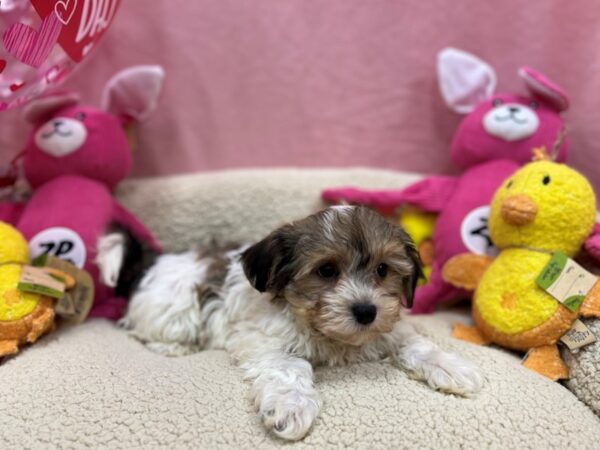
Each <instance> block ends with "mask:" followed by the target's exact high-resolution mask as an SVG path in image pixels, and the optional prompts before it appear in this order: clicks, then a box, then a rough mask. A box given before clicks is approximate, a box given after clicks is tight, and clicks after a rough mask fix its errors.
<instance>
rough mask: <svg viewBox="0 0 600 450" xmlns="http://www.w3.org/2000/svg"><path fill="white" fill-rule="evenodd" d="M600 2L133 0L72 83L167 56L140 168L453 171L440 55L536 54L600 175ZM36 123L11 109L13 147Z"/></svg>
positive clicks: (504, 67) (508, 81) (590, 166)
mask: <svg viewBox="0 0 600 450" xmlns="http://www.w3.org/2000/svg"><path fill="white" fill-rule="evenodd" d="M599 23H600V4H599V3H598V1H597V0H578V1H570V2H567V1H564V0H544V1H535V2H531V1H530V2H524V1H522V0H504V1H502V2H496V1H482V0H455V1H452V2H449V1H448V0H427V1H423V0H404V1H392V0H389V1H384V0H377V1H364V0H327V1H306V0H285V1H276V0H254V1H247V0H194V1H190V0H151V1H143V0H128V1H124V2H123V6H122V9H121V11H120V12H119V14H118V16H117V18H116V20H115V23H114V25H113V28H112V30H110V31H109V33H108V35H107V36H106V39H105V41H104V44H103V45H102V46H101V47H100V48H99V49H98V50H97V53H96V54H95V55H93V57H92V58H91V59H90V61H89V62H88V63H87V65H86V66H85V67H83V68H82V69H81V70H80V71H79V72H78V73H77V74H75V75H74V76H73V77H72V78H71V80H69V82H68V83H67V86H68V87H72V88H77V89H80V90H81V91H82V92H83V93H84V98H85V99H86V100H89V101H93V102H97V100H98V98H99V94H100V88H101V86H102V85H103V83H104V81H105V80H106V79H107V78H108V77H109V76H110V75H111V74H112V73H114V72H115V71H116V70H118V69H121V68H123V67H126V66H128V65H131V64H138V63H160V64H162V65H164V66H165V68H166V69H167V76H168V80H167V83H166V89H165V93H164V96H163V98H162V103H161V104H162V109H161V110H160V111H159V112H158V113H156V114H155V115H154V116H153V118H152V119H151V120H150V121H149V122H148V123H146V124H145V125H144V127H143V128H142V130H141V150H140V151H139V152H138V154H137V155H136V163H135V175H157V174H171V173H179V172H189V171H195V170H210V169H221V168H230V167H248V166H284V165H285V166H290V165H293V166H350V165H371V166H377V167H383V168H394V169H403V170H412V171H421V172H449V171H452V170H453V169H452V166H451V163H450V161H449V159H448V156H447V151H446V149H447V147H448V143H449V140H450V137H451V135H452V132H453V130H454V128H455V126H456V124H457V121H458V120H459V117H458V116H457V115H455V114H453V113H451V112H449V111H448V110H446V108H445V106H444V105H443V103H442V101H441V99H440V96H439V94H438V90H437V84H436V80H435V70H434V68H435V66H434V63H435V55H436V52H437V51H438V50H439V49H440V48H442V47H444V46H448V45H452V46H456V47H460V48H464V49H466V50H468V51H471V52H474V53H477V54H479V55H480V56H482V57H483V58H484V59H486V60H487V61H489V62H490V63H491V64H492V65H493V66H494V67H495V68H496V69H497V71H498V74H499V79H500V83H499V86H500V88H501V89H517V90H521V89H522V86H521V83H520V81H519V79H518V77H517V75H516V70H517V67H518V66H520V65H523V64H527V65H531V66H532V67H535V68H537V69H539V70H541V71H543V72H545V73H546V74H548V75H549V76H550V77H552V78H553V79H554V80H556V81H557V82H558V83H559V84H561V85H563V86H564V88H565V89H566V90H567V91H568V92H569V93H570V94H571V96H572V100H573V101H572V110H571V111H570V112H569V113H568V118H569V119H570V122H571V123H572V127H571V130H572V140H573V152H572V155H573V156H572V159H571V161H572V163H573V164H574V165H575V166H576V167H578V168H580V169H582V170H583V171H584V172H585V173H586V174H587V175H589V176H591V177H592V178H593V180H594V182H595V183H596V185H597V186H598V185H600V171H599V170H597V167H598V165H599V163H600V151H599V150H598V147H599V144H598V142H599V140H600V128H599V127H598V120H599V113H598V111H599V106H600V58H599V57H598V49H599V48H600V27H599V26H598V24H599ZM25 129H26V126H25V125H24V124H23V123H22V122H21V121H20V119H19V116H18V114H17V112H10V111H9V112H5V113H0V149H1V150H0V153H1V155H0V158H2V159H7V158H8V156H9V154H11V153H15V152H16V151H18V150H19V147H20V145H21V142H23V135H24V133H25Z"/></svg>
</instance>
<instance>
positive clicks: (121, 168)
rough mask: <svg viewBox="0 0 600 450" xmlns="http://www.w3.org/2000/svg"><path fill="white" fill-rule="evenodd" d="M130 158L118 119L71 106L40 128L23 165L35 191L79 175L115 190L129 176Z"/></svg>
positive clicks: (35, 131)
mask: <svg viewBox="0 0 600 450" xmlns="http://www.w3.org/2000/svg"><path fill="white" fill-rule="evenodd" d="M131 159H132V157H131V151H130V149H129V145H128V142H127V137H126V135H125V131H124V129H123V124H122V123H121V121H120V120H119V118H118V117H116V116H114V115H111V114H109V113H107V112H105V111H101V110H98V109H95V108H92V107H86V106H79V105H70V106H67V107H65V108H60V109H59V110H57V111H55V112H53V113H52V114H51V115H50V117H46V118H44V120H43V121H41V123H40V124H38V125H37V127H36V128H35V130H34V132H33V133H32V135H31V137H30V140H29V142H28V146H27V151H26V152H25V155H24V158H23V164H24V169H25V174H26V177H27V180H28V181H29V183H30V184H31V185H32V187H34V188H35V187H38V186H40V185H42V184H44V183H46V182H48V181H50V180H51V179H53V178H56V177H57V176H61V175H79V176H84V177H87V178H91V179H94V180H97V181H100V182H102V183H103V184H106V185H107V186H108V187H109V188H111V189H112V188H113V187H115V186H116V184H117V183H119V182H120V181H121V180H122V179H124V178H125V177H126V176H127V174H128V173H129V169H130V167H131Z"/></svg>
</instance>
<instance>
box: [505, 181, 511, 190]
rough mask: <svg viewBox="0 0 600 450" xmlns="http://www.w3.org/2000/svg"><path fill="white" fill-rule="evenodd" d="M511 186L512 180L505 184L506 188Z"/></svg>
mask: <svg viewBox="0 0 600 450" xmlns="http://www.w3.org/2000/svg"><path fill="white" fill-rule="evenodd" d="M511 186H512V180H510V181H509V182H508V183H507V184H506V189H510V188H511Z"/></svg>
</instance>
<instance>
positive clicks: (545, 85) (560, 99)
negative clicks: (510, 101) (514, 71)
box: [519, 67, 569, 111]
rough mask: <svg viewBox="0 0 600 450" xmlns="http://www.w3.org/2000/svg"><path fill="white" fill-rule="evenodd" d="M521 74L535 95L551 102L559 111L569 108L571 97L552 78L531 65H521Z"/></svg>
mask: <svg viewBox="0 0 600 450" xmlns="http://www.w3.org/2000/svg"><path fill="white" fill-rule="evenodd" d="M519 75H520V76H521V78H523V81H525V85H526V86H527V89H529V92H531V94H532V95H533V96H535V97H539V98H540V99H542V100H544V101H545V102H547V103H550V104H551V105H552V106H553V107H554V108H556V109H557V110H558V111H566V110H567V109H568V108H569V97H568V96H567V94H566V93H565V91H563V89H562V88H561V87H560V86H558V85H557V84H555V83H554V82H553V81H552V80H549V79H548V78H546V77H545V76H544V75H542V74H541V73H539V72H537V71H536V70H533V69H531V68H530V67H521V68H520V69H519Z"/></svg>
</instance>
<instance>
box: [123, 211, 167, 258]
mask: <svg viewBox="0 0 600 450" xmlns="http://www.w3.org/2000/svg"><path fill="white" fill-rule="evenodd" d="M114 219H115V221H116V222H117V223H119V224H120V225H122V226H123V227H125V228H126V229H128V230H129V231H131V232H132V233H133V234H134V235H135V236H136V237H137V238H139V239H141V240H143V241H144V242H147V243H148V245H150V247H151V248H152V250H156V251H158V252H160V251H161V250H162V249H161V246H160V244H159V243H158V241H157V240H156V239H155V238H154V236H153V235H152V233H151V232H150V230H148V228H146V227H145V226H144V224H142V223H141V222H140V221H139V220H138V219H137V218H136V217H135V216H134V215H133V214H131V213H130V212H129V211H127V210H126V209H125V208H124V207H123V206H121V205H120V204H119V203H117V202H116V201H115V217H114Z"/></svg>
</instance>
